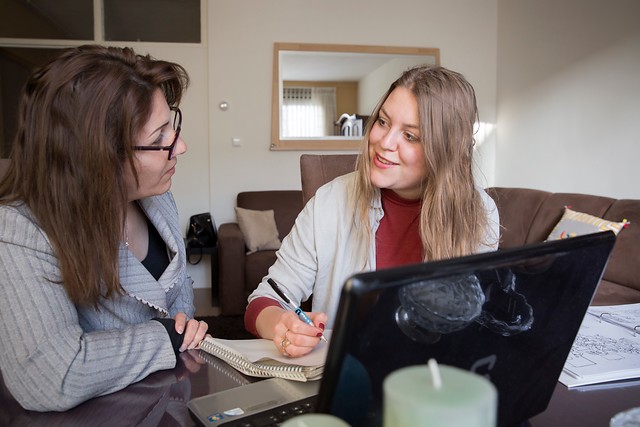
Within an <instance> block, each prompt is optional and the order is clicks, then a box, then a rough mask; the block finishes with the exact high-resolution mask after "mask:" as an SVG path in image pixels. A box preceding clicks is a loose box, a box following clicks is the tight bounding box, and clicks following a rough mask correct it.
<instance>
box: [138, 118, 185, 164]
mask: <svg viewBox="0 0 640 427" xmlns="http://www.w3.org/2000/svg"><path fill="white" fill-rule="evenodd" d="M170 109H171V111H173V112H174V113H175V114H174V116H173V123H172V126H173V130H174V131H175V132H176V134H175V136H174V137H173V142H172V143H171V145H162V146H157V145H135V146H134V147H133V149H134V150H139V151H168V152H169V156H168V160H171V159H172V158H173V153H174V152H175V150H176V145H177V143H178V137H180V130H181V129H182V111H180V109H179V108H178V107H170Z"/></svg>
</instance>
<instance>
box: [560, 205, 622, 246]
mask: <svg viewBox="0 0 640 427" xmlns="http://www.w3.org/2000/svg"><path fill="white" fill-rule="evenodd" d="M627 226H629V221H627V220H626V219H623V220H622V221H621V222H615V221H607V220H606V219H602V218H598V217H597V216H593V215H589V214H586V213H583V212H576V211H574V210H571V209H570V208H569V207H568V206H567V207H565V209H564V214H563V215H562V218H561V219H560V221H559V222H558V223H557V224H556V226H555V227H554V228H553V230H551V233H550V234H549V237H547V240H559V239H566V238H568V237H575V236H582V235H585V234H590V233H597V232H599V231H607V230H611V231H613V232H614V233H615V234H618V233H619V232H620V230H622V229H623V228H625V227H627Z"/></svg>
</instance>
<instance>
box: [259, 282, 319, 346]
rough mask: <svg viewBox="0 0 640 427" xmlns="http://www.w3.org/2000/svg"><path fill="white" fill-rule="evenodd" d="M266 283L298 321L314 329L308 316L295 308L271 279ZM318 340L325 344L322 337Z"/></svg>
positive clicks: (298, 308) (291, 301)
mask: <svg viewBox="0 0 640 427" xmlns="http://www.w3.org/2000/svg"><path fill="white" fill-rule="evenodd" d="M267 283H269V285H270V286H271V287H272V288H273V290H274V291H275V293H276V294H278V296H279V297H280V298H282V300H283V301H284V302H285V303H286V304H287V305H288V306H289V308H290V309H291V310H293V311H294V312H295V313H296V314H297V315H298V317H299V318H300V320H302V321H303V322H304V323H306V324H307V325H311V326H313V327H316V325H315V324H314V323H313V321H312V320H311V319H310V318H309V316H307V315H306V313H305V312H304V311H302V309H301V308H300V306H296V305H295V304H294V303H293V300H292V299H291V298H289V296H288V295H287V294H286V293H284V291H283V290H282V289H280V287H279V286H278V284H277V283H276V282H275V281H274V280H273V279H271V278H269V279H267ZM320 339H322V340H323V341H324V342H327V339H326V338H325V336H324V335H320Z"/></svg>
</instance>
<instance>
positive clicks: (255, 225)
mask: <svg viewBox="0 0 640 427" xmlns="http://www.w3.org/2000/svg"><path fill="white" fill-rule="evenodd" d="M236 217H237V219H238V226H239V227H240V231H241V232H242V236H243V237H244V241H245V243H246V245H247V248H248V249H249V251H248V252H247V255H249V254H252V253H254V252H257V251H262V250H266V249H273V250H275V249H279V248H280V245H281V244H282V242H280V239H279V238H278V228H277V227H276V218H275V216H274V213H273V209H271V210H268V211H255V210H252V209H244V208H238V207H236Z"/></svg>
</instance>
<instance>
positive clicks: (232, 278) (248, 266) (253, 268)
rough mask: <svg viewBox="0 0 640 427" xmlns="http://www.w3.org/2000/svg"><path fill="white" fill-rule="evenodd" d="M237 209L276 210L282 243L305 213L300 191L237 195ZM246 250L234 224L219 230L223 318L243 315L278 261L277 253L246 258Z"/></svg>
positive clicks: (259, 254)
mask: <svg viewBox="0 0 640 427" xmlns="http://www.w3.org/2000/svg"><path fill="white" fill-rule="evenodd" d="M236 206H238V207H240V208H245V209H252V210H259V211H264V210H270V209H273V211H274V216H275V220H276V227H277V228H278V234H279V237H280V240H282V239H283V238H284V237H285V236H286V235H287V234H288V233H289V231H290V230H291V228H292V227H293V223H294V222H295V220H296V217H297V216H298V213H300V211H301V210H302V192H301V191H299V190H278V191H276V190H274V191H246V192H242V193H238V196H237V198H236ZM246 252H247V248H246V244H245V241H244V238H243V236H242V233H241V232H240V227H239V226H238V224H237V223H235V222H229V223H225V224H222V225H220V228H219V229H218V286H219V291H220V311H221V314H223V315H240V314H244V311H245V308H246V306H247V297H248V296H249V294H250V293H251V292H252V291H253V290H254V289H255V288H256V287H257V286H258V284H259V283H260V282H261V281H262V278H263V277H264V276H265V275H266V274H267V270H269V267H271V264H273V263H274V262H275V260H276V251H275V250H262V251H258V252H255V253H252V254H249V255H247V254H246Z"/></svg>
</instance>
